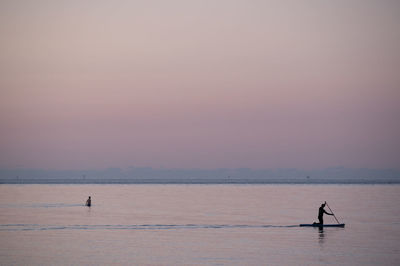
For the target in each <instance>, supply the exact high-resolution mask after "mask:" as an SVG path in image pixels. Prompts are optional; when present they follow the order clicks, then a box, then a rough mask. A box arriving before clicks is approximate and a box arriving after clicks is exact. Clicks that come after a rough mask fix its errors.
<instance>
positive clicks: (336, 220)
mask: <svg viewBox="0 0 400 266" xmlns="http://www.w3.org/2000/svg"><path fill="white" fill-rule="evenodd" d="M325 204H326V206H328V208H329V210H330V211H331V213H332V214H333V217H335V220H336V222H337V223H338V224H340V223H339V221H338V219H337V218H336V216H335V214H334V213H333V211H332V210H331V207H329V205H328V203H326V201H325Z"/></svg>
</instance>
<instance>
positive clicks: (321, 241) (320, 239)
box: [318, 226, 325, 246]
mask: <svg viewBox="0 0 400 266" xmlns="http://www.w3.org/2000/svg"><path fill="white" fill-rule="evenodd" d="M318 243H319V244H320V245H321V246H322V245H323V244H324V243H325V231H324V228H323V227H322V226H321V227H318Z"/></svg>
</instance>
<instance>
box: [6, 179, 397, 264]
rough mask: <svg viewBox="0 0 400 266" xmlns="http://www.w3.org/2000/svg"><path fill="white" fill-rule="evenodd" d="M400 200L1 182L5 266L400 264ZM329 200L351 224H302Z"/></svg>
mask: <svg viewBox="0 0 400 266" xmlns="http://www.w3.org/2000/svg"><path fill="white" fill-rule="evenodd" d="M88 196H91V197H92V206H91V207H86V206H84V203H85V201H86V199H87V198H88ZM399 200H400V185H244V184H243V185H240V184H239V185H238V184H236V185H155V184H152V185H45V184H40V185H0V264H1V265H399V264H400V219H399V218H400V207H399ZM324 201H327V202H328V206H329V207H330V208H331V209H332V211H333V212H334V213H335V215H336V217H337V219H338V220H339V222H342V223H345V224H346V227H345V228H324V229H319V228H312V227H308V228H307V227H299V226H298V225H299V224H301V223H312V222H314V221H317V217H316V216H317V213H318V208H319V206H320V204H321V203H323V202H324ZM326 210H327V211H328V212H329V211H330V210H329V208H328V207H326ZM324 219H325V223H336V221H335V219H334V218H333V217H332V216H327V215H325V217H324Z"/></svg>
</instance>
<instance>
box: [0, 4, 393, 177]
mask: <svg viewBox="0 0 400 266" xmlns="http://www.w3.org/2000/svg"><path fill="white" fill-rule="evenodd" d="M399 47H400V2H398V1H389V0H388V1H378V0H377V1H361V0H360V1H352V0H346V1H344V0H343V1H340V0H339V1H297V0H296V1H257V0H254V1H245V0H243V1H232V0H229V1H228V0H221V1H187V0H186V1H183V0H182V1H177V0H171V1H73V0H72V1H1V3H0V136H1V138H0V168H14V167H33V168H51V169H81V168H85V169H87V168H106V167H110V166H115V167H128V166H153V167H176V168H193V167H195V168H215V167H228V168H236V167H251V168H276V167H296V168H306V169H307V168H323V167H329V166H337V165H341V166H346V167H369V168H397V169H398V168H399V166H400V141H399V136H400V119H399V118H400V104H399V100H400V72H399V71H400V52H399Z"/></svg>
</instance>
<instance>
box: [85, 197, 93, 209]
mask: <svg viewBox="0 0 400 266" xmlns="http://www.w3.org/2000/svg"><path fill="white" fill-rule="evenodd" d="M85 206H88V207H90V206H92V199H91V198H90V196H89V198H88V199H87V201H86V204H85Z"/></svg>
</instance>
